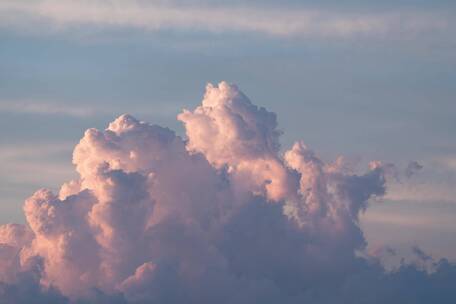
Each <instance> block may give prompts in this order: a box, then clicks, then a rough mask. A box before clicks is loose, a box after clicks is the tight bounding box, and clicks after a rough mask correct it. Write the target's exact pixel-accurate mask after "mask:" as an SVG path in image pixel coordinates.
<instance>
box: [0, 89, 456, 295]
mask: <svg viewBox="0 0 456 304" xmlns="http://www.w3.org/2000/svg"><path fill="white" fill-rule="evenodd" d="M178 119H179V120H180V121H182V122H183V124H184V127H185V131H186V138H185V139H183V138H181V137H179V136H177V135H176V134H175V133H174V132H173V131H172V130H170V129H167V128H163V127H160V126H157V125H151V124H148V123H145V122H142V121H139V120H137V119H135V118H134V117H132V116H130V115H122V116H120V117H118V118H117V119H116V120H114V121H113V122H112V123H110V124H109V126H108V127H107V128H106V129H105V130H97V129H89V130H87V131H86V132H85V134H84V136H83V138H82V139H81V141H80V142H79V143H78V145H77V146H76V147H75V149H74V153H73V163H74V165H75V168H76V171H77V173H78V178H77V179H75V180H72V181H68V182H67V183H65V184H64V185H62V187H61V189H60V192H59V193H58V194H54V193H52V192H51V191H49V190H46V189H41V190H38V191H37V192H36V193H35V194H33V195H32V196H31V197H30V198H29V199H27V200H26V202H25V205H24V213H25V216H26V220H27V223H26V224H25V225H15V224H9V225H3V226H0V282H1V283H0V299H1V300H2V301H4V302H5V301H6V302H7V303H24V302H28V303H33V301H34V302H35V303H40V301H41V302H47V303H50V302H52V303H60V302H61V303H66V302H69V303H86V302H89V303H90V302H92V303H93V302H97V303H98V302H99V303H103V302H107V303H279V302H280V303H303V302H311V303H379V302H380V303H383V302H388V303H404V301H405V303H425V302H426V303H429V302H432V301H434V302H436V301H437V302H439V303H444V302H445V300H449V301H450V300H451V299H452V300H453V301H454V300H455V299H456V293H455V292H454V290H453V289H450V288H449V286H451V283H452V282H454V281H455V279H456V269H455V266H454V265H452V264H451V263H449V262H448V261H433V260H432V261H430V262H431V263H433V267H432V271H433V272H432V273H429V272H427V271H426V270H423V269H421V268H419V267H418V266H416V265H405V264H403V265H401V266H400V267H398V268H397V269H395V270H394V271H393V272H386V270H385V269H384V268H383V267H382V266H381V263H380V260H379V259H378V258H377V257H376V256H374V255H370V254H369V253H368V252H367V250H366V245H367V244H366V240H365V238H364V235H363V232H362V230H361V229H360V226H359V222H358V218H359V215H360V212H363V211H364V210H366V208H368V206H369V204H370V201H371V200H372V199H373V198H381V197H382V196H384V195H385V193H386V191H387V189H386V184H387V178H388V175H389V172H390V171H391V165H389V164H384V163H381V162H378V161H374V162H372V163H371V164H370V166H369V167H368V168H367V169H366V171H365V173H363V174H355V173H353V172H354V171H353V170H351V169H350V168H349V163H346V162H344V160H343V158H339V159H337V160H336V161H335V162H332V163H327V162H325V161H324V160H322V159H321V158H319V156H318V155H317V154H316V153H315V152H314V151H312V150H311V149H310V148H309V147H307V146H306V145H305V144H304V143H303V142H296V143H295V144H294V145H293V147H291V149H289V150H286V151H285V152H284V153H281V152H280V145H279V136H280V134H281V132H280V130H279V129H278V126H277V119H276V116H275V114H274V113H271V112H269V111H267V110H266V109H264V108H261V107H257V106H255V105H254V104H253V103H252V102H251V101H250V100H249V99H248V98H247V97H246V96H245V95H244V94H243V93H242V92H241V91H240V90H239V88H237V87H236V86H235V85H231V84H228V83H226V82H222V83H220V84H218V85H216V86H214V85H208V86H207V88H206V94H205V95H204V98H203V101H202V103H201V105H200V106H198V107H197V108H196V109H194V110H184V111H183V112H182V113H181V114H179V116H178ZM415 252H416V253H417V254H418V253H420V256H422V257H424V256H426V255H425V253H423V252H422V251H420V250H419V249H418V248H417V249H415ZM426 257H427V256H426ZM430 259H431V258H429V259H426V261H428V262H429V260H430ZM422 295H424V296H422ZM30 299H32V300H30Z"/></svg>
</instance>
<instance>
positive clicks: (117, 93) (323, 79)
mask: <svg viewBox="0 0 456 304" xmlns="http://www.w3.org/2000/svg"><path fill="white" fill-rule="evenodd" d="M455 9H456V7H455V4H454V2H453V1H432V2H431V1H405V0H404V1H381V2H380V1H349V2H344V5H341V4H340V2H338V1H329V0H328V1H281V2H280V5H279V4H277V2H275V1H249V2H244V1H232V2H225V1H191V2H188V1H186V2H185V3H184V2H183V1H8V0H6V1H2V2H1V3H0V160H1V164H2V165H1V167H0V210H1V212H0V222H1V223H6V222H11V221H15V222H23V218H22V211H21V206H22V204H23V201H24V199H25V198H27V197H28V196H30V195H31V194H32V193H33V192H34V191H35V190H36V189H38V188H42V187H47V188H51V189H58V187H59V185H61V184H62V182H64V181H66V180H69V179H71V178H72V177H74V174H75V173H74V170H73V168H72V165H71V152H72V148H73V147H74V145H75V144H76V143H77V142H78V140H79V139H80V138H81V136H82V134H83V132H84V130H86V129H87V128H89V127H97V128H100V129H103V128H105V127H106V124H107V123H108V122H109V121H111V120H112V119H113V118H114V117H116V116H118V115H119V114H122V113H125V112H128V113H131V114H133V115H134V116H136V117H138V118H139V119H142V120H145V121H149V122H152V123H157V124H160V125H163V126H167V127H170V128H171V129H174V130H177V132H178V133H179V134H181V135H183V134H182V127H181V125H180V123H179V122H178V121H177V120H176V115H177V114H178V113H179V112H180V111H181V110H182V109H183V108H194V107H195V106H196V105H197V104H199V103H200V101H201V98H202V94H203V93H204V87H205V85H206V83H208V82H212V83H217V82H219V81H221V80H226V81H228V82H232V83H236V84H238V85H239V87H240V88H241V89H242V90H243V91H244V92H245V93H246V94H247V95H248V96H249V97H250V99H251V100H252V101H253V103H255V104H258V105H261V106H264V107H266V108H267V109H269V110H270V111H273V112H276V113H277V115H278V119H279V125H280V128H281V129H282V130H283V131H284V134H285V135H284V136H283V138H282V145H283V146H284V147H286V148H288V147H289V146H291V144H292V142H293V141H294V140H296V139H303V140H304V142H306V144H307V145H309V146H310V147H311V148H313V149H314V150H316V151H318V152H319V153H320V154H321V155H323V156H324V157H325V158H326V159H328V160H330V159H333V158H335V157H336V156H337V155H340V154H341V155H346V156H348V157H351V158H353V159H360V167H362V166H363V165H365V164H366V163H367V162H368V161H369V160H372V159H380V160H383V161H386V162H392V163H395V164H396V165H397V166H398V167H401V168H403V167H405V166H406V165H407V163H408V162H409V161H418V162H419V163H420V164H422V165H423V166H424V168H423V169H422V170H421V171H420V172H419V174H418V175H416V176H414V177H413V178H412V179H410V180H407V181H402V186H401V187H396V188H394V189H393V190H392V192H391V193H390V195H389V197H388V199H387V200H386V202H384V203H381V204H379V205H377V206H374V207H373V208H372V209H369V211H368V213H367V214H366V220H365V221H364V222H363V225H365V226H366V228H365V231H366V233H367V235H368V238H370V239H371V240H374V241H375V242H378V243H382V242H386V241H387V242H390V243H393V244H396V245H398V246H399V244H403V243H404V242H407V243H417V244H420V245H422V246H423V247H425V248H426V249H427V250H429V251H431V253H435V254H437V255H441V256H444V255H446V256H452V257H456V244H454V242H451V241H452V237H451V236H452V235H454V234H453V233H454V232H456V225H454V224H453V223H452V222H453V221H452V220H453V219H454V217H455V216H456V196H455V194H456V191H455V190H454V184H455V182H456V142H455V140H454V131H455V130H456V121H455V120H454V113H456V101H455V97H456V86H455V85H454V83H455V80H456V60H455V59H456V55H455V54H456V53H455V52H454V50H455V47H456V33H455V31H456V26H455V25H456V24H455V21H454V20H456V18H455V17H456V10H455ZM398 231H399V232H398ZM423 231H424V232H423ZM393 235H394V236H393ZM436 236H441V237H440V238H436Z"/></svg>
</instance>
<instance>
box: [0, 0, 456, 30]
mask: <svg viewBox="0 0 456 304" xmlns="http://www.w3.org/2000/svg"><path fill="white" fill-rule="evenodd" d="M0 16H2V21H1V24H3V26H6V27H12V26H13V27H14V26H16V27H19V28H27V27H29V29H30V28H32V27H31V26H30V25H31V24H43V23H45V24H46V23H47V24H48V25H50V26H51V28H53V29H54V30H61V29H65V28H69V27H70V28H71V27H78V26H80V25H92V26H102V27H114V28H115V27H131V28H139V29H145V30H149V31H157V30H163V29H174V30H180V31H182V30H185V31H187V30H202V31H209V32H226V31H241V32H244V31H245V32H256V33H263V34H267V35H273V36H303V37H339V38H343V37H352V36H385V35H408V36H410V35H415V34H422V33H427V34H430V33H432V32H435V31H437V32H445V31H448V30H449V29H450V28H451V27H452V21H451V20H452V18H451V16H450V15H448V13H447V12H445V11H437V12H435V11H433V12H430V11H429V10H421V11H413V10H410V9H409V10H404V9H400V10H394V11H392V10H391V11H388V10H377V11H375V12H366V11H361V12H349V11H347V10H342V9H340V8H339V9H336V10H335V9H330V8H328V7H327V6H323V8H318V7H309V8H306V7H302V6H291V7H289V8H288V9H287V8H283V7H276V6H271V5H259V4H258V3H254V4H252V5H245V4H243V5H240V4H239V3H238V4H237V5H234V6H233V5H232V6H228V5H226V4H225V5H221V4H220V3H219V4H218V5H211V4H208V3H204V2H203V3H198V2H196V3H193V5H192V4H189V3H186V4H182V3H175V2H173V1H148V2H147V1H67V0H64V1H62V0H59V1H56V0H37V1H29V2H18V1H3V2H2V3H1V4H0Z"/></svg>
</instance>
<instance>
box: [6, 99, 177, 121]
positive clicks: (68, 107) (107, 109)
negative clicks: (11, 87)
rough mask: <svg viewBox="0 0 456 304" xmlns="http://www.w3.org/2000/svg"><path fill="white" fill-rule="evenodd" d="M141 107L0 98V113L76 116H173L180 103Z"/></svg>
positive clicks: (155, 103)
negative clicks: (130, 114) (133, 114)
mask: <svg viewBox="0 0 456 304" xmlns="http://www.w3.org/2000/svg"><path fill="white" fill-rule="evenodd" d="M153 104H154V107H153V108H152V107H150V105H147V106H143V107H133V106H130V107H127V106H128V104H125V105H112V104H110V105H109V106H106V105H103V104H92V105H89V104H87V103H75V102H68V101H65V100H63V101H60V102H52V101H41V100H37V101H33V100H0V113H2V112H3V113H21V114H24V113H25V114H34V115H63V116H70V117H76V118H87V117H93V116H100V115H110V116H112V115H118V114H122V113H124V112H127V110H128V112H131V113H140V114H142V115H148V116H160V117H163V116H173V117H174V116H175V115H177V113H178V112H179V111H180V110H181V108H182V105H180V104H177V103H170V102H168V103H164V102H162V103H157V102H154V103H153Z"/></svg>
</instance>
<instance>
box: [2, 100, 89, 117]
mask: <svg viewBox="0 0 456 304" xmlns="http://www.w3.org/2000/svg"><path fill="white" fill-rule="evenodd" d="M0 112H10V113H31V114H61V115H68V116H74V117H87V116H92V115H95V114H96V112H97V111H96V110H95V109H94V108H91V107H89V106H71V105H68V104H58V103H52V102H38V101H17V100H14V101H5V100H1V101H0Z"/></svg>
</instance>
